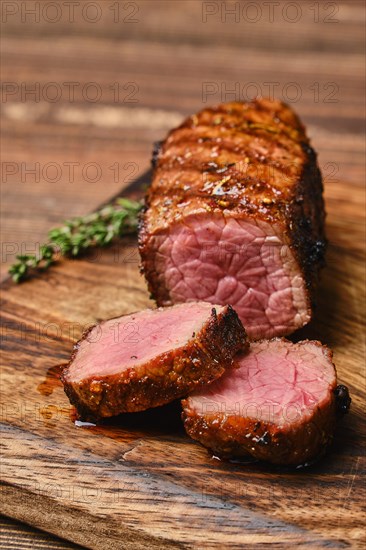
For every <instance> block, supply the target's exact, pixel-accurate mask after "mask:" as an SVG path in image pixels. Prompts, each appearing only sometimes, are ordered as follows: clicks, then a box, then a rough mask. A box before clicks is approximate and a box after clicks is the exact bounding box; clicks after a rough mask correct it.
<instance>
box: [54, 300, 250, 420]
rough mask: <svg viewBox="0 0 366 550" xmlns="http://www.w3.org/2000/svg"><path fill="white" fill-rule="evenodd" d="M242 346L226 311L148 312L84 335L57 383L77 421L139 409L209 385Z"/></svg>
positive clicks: (184, 307)
mask: <svg viewBox="0 0 366 550" xmlns="http://www.w3.org/2000/svg"><path fill="white" fill-rule="evenodd" d="M247 346H248V344H247V341H246V334H245V330H244V328H243V326H242V324H241V322H240V320H239V318H238V316H237V314H236V313H235V311H234V310H233V309H232V308H231V307H230V306H225V307H222V306H218V305H216V306H215V307H213V306H212V304H209V303H204V302H198V303H188V304H181V305H177V306H173V307H170V308H164V309H163V308H161V309H157V310H151V309H148V310H144V311H140V312H138V313H132V314H130V315H125V316H122V317H118V318H115V319H110V320H108V321H105V322H103V323H100V324H98V325H95V326H93V327H92V328H91V329H90V330H89V331H87V332H86V333H85V334H84V335H83V337H82V339H81V340H80V341H79V342H78V343H77V344H76V345H75V348H74V352H73V354H72V357H71V360H70V363H69V364H68V366H67V367H66V369H65V371H64V372H63V375H62V381H63V384H64V387H65V392H66V394H67V395H68V397H69V399H70V402H71V403H72V404H73V405H75V406H76V408H77V410H78V412H79V414H80V416H81V417H82V418H83V419H98V418H102V417H108V416H112V415H116V414H119V413H123V412H135V411H142V410H145V409H148V408H150V407H157V406H159V405H163V404H165V403H169V402H170V401H172V400H173V399H176V398H178V397H183V396H184V395H186V394H187V393H189V391H191V390H193V389H195V388H197V387H200V386H201V385H202V384H207V383H209V382H212V381H213V380H215V379H216V378H218V377H219V376H221V375H222V374H223V373H224V372H225V369H226V368H228V367H230V366H231V365H232V363H233V357H234V355H235V354H236V353H237V352H238V351H240V350H245V349H246V348H247Z"/></svg>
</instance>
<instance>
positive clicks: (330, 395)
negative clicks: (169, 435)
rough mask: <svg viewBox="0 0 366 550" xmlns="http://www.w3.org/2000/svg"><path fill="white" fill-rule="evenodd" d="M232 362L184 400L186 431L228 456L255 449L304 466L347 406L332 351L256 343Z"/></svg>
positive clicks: (327, 440)
mask: <svg viewBox="0 0 366 550" xmlns="http://www.w3.org/2000/svg"><path fill="white" fill-rule="evenodd" d="M238 362H239V368H237V369H230V371H226V372H225V373H224V375H223V376H222V377H221V378H220V379H219V380H215V381H214V382H213V383H212V384H210V385H209V386H207V387H205V388H202V389H199V390H197V391H195V392H194V393H193V394H191V395H190V396H189V397H188V398H187V399H185V400H184V401H183V402H182V403H183V420H184V425H185V428H186V430H187V432H188V434H189V435H190V436H191V437H192V438H193V439H197V440H198V441H200V442H201V443H202V444H203V445H204V446H205V447H208V448H209V449H211V450H212V451H213V452H214V453H215V454H218V455H219V456H223V457H241V456H248V455H251V456H253V457H256V458H258V459H262V460H265V461H268V462H272V463H275V464H286V465H290V464H292V465H299V464H304V463H306V462H308V461H311V460H313V459H314V458H316V457H318V456H319V455H320V454H321V453H322V452H323V451H324V449H325V448H326V446H327V445H328V444H329V443H330V442H331V440H332V436H333V431H334V427H335V421H336V415H337V412H346V411H347V410H348V407H349V404H350V399H349V396H348V390H347V388H345V387H344V386H338V388H337V381H336V371H335V367H334V365H333V363H332V353H331V351H330V350H329V349H328V348H326V347H325V346H322V345H321V344H320V343H319V342H314V341H303V342H299V343H297V344H293V343H291V342H289V341H287V340H285V339H279V338H275V339H273V340H263V341H259V342H253V343H252V344H251V346H250V350H249V352H248V353H246V354H244V355H241V356H240V358H238Z"/></svg>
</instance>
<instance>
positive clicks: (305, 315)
mask: <svg viewBox="0 0 366 550" xmlns="http://www.w3.org/2000/svg"><path fill="white" fill-rule="evenodd" d="M154 240H155V246H156V251H157V253H156V266H157V272H158V273H159V274H161V279H162V281H161V282H162V284H165V286H166V287H167V288H168V291H169V296H170V298H171V302H173V303H178V302H184V301H189V300H204V301H207V302H211V303H216V304H230V305H232V306H233V308H234V309H235V311H236V312H237V313H238V315H239V317H240V319H241V321H242V323H243V325H244V327H245V328H246V330H247V333H248V335H249V337H251V338H253V339H255V338H264V337H266V338H270V337H272V336H278V335H284V334H289V333H290V332H292V331H293V330H295V329H296V328H299V327H301V326H303V325H304V324H306V323H307V322H308V321H309V312H308V303H307V297H306V291H305V286H304V281H303V277H302V275H301V272H300V270H299V267H298V265H297V262H296V260H295V258H294V255H293V253H292V251H291V249H290V247H289V246H288V244H287V243H286V242H285V241H284V236H283V229H281V227H279V226H276V224H269V223H267V222H263V221H261V220H251V219H249V218H247V219H235V218H233V217H231V216H230V212H227V213H226V214H225V213H224V214H217V213H216V214H212V213H210V214H209V215H207V213H205V214H202V213H200V214H197V215H192V216H189V217H188V216H187V217H186V218H185V220H184V224H177V225H176V226H174V227H173V228H172V229H171V230H170V232H169V233H164V234H160V235H155V237H154Z"/></svg>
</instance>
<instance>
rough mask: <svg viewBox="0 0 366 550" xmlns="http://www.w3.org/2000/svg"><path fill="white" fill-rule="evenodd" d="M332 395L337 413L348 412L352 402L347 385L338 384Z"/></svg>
mask: <svg viewBox="0 0 366 550" xmlns="http://www.w3.org/2000/svg"><path fill="white" fill-rule="evenodd" d="M334 395H335V399H336V410H337V414H339V415H343V414H346V413H348V411H349V408H350V406H351V403H352V399H351V398H350V396H349V391H348V388H347V386H344V385H343V384H339V385H338V386H337V387H336V389H335V390H334Z"/></svg>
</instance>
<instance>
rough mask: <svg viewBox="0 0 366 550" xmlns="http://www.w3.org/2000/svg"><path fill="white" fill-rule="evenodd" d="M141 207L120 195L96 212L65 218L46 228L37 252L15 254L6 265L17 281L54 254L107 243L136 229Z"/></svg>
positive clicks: (73, 254) (71, 253)
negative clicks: (55, 225) (57, 224)
mask: <svg viewBox="0 0 366 550" xmlns="http://www.w3.org/2000/svg"><path fill="white" fill-rule="evenodd" d="M141 208H142V203H141V202H137V201H133V200H130V199H125V198H119V199H117V200H116V201H115V202H114V203H112V204H109V205H107V206H104V207H103V208H101V209H100V210H98V211H97V212H94V213H92V214H88V215H86V216H83V217H79V218H73V219H72V220H66V221H65V222H64V225H62V226H61V227H57V228H55V229H51V231H49V233H48V242H47V243H45V244H43V245H41V246H40V249H39V253H38V254H37V255H33V254H21V255H18V256H16V259H17V260H18V261H17V262H16V263H14V264H13V265H12V266H11V267H10V269H9V273H10V274H11V276H12V278H13V281H15V282H16V283H20V282H21V281H22V280H23V279H24V278H25V277H27V276H28V275H29V273H30V271H31V270H33V269H42V270H45V269H47V268H48V267H49V266H50V265H52V264H53V263H54V262H55V257H56V255H61V256H66V257H76V256H79V255H80V254H81V253H83V252H85V251H86V250H88V249H89V248H92V247H96V246H106V245H108V244H110V243H111V242H112V240H113V239H115V238H117V237H122V236H123V235H127V234H131V233H135V231H136V230H137V224H138V213H139V211H140V210H141Z"/></svg>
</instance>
